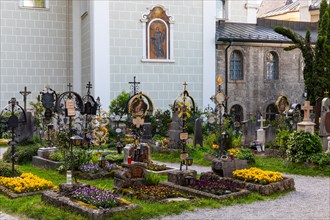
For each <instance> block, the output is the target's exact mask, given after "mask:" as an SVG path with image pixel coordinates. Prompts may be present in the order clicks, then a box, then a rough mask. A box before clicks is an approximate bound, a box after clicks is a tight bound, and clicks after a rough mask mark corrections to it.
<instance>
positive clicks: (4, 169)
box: [0, 160, 22, 177]
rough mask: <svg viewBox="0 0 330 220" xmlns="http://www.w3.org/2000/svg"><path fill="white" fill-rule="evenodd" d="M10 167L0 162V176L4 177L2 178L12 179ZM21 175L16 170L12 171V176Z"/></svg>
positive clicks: (8, 164)
mask: <svg viewBox="0 0 330 220" xmlns="http://www.w3.org/2000/svg"><path fill="white" fill-rule="evenodd" d="M11 171H12V167H11V164H10V163H5V162H3V161H1V160H0V176H4V177H12V172H11ZM21 174H22V173H21V172H20V171H19V170H17V169H14V176H20V175H21Z"/></svg>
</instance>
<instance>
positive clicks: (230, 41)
mask: <svg viewBox="0 0 330 220" xmlns="http://www.w3.org/2000/svg"><path fill="white" fill-rule="evenodd" d="M227 41H228V43H229V45H228V46H227V47H226V49H225V86H226V89H225V95H226V97H227V98H228V49H229V47H230V46H231V43H232V42H233V39H228V40H227ZM227 98H226V101H225V112H226V113H227V106H228V99H227Z"/></svg>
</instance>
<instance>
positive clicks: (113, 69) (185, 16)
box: [109, 0, 203, 109]
mask: <svg viewBox="0 0 330 220" xmlns="http://www.w3.org/2000/svg"><path fill="white" fill-rule="evenodd" d="M154 5H162V6H164V7H165V8H166V9H167V10H168V12H167V14H168V15H170V16H172V17H173V18H174V20H175V24H174V26H173V34H174V42H172V43H173V46H174V57H173V60H175V62H171V63H166V62H165V63H164V62H162V63H157V62H152V63H151V62H141V59H142V55H143V53H142V46H143V45H142V44H143V38H142V29H141V28H142V24H141V22H140V19H141V17H142V14H143V13H146V12H148V10H147V7H151V6H154ZM202 6H203V4H202V1H201V0H196V1H176V0H171V1H134V0H132V1H110V7H109V8H110V13H109V15H110V88H111V89H110V99H111V100H112V99H113V98H115V97H116V96H117V95H118V94H119V93H120V92H121V91H122V90H126V91H130V85H129V84H128V82H129V81H132V80H133V77H134V76H136V80H137V81H140V82H141V84H140V90H141V91H143V92H144V93H146V94H147V95H149V96H150V97H151V99H152V100H153V102H154V106H155V108H156V109H157V108H163V109H167V108H168V106H169V104H172V103H173V101H174V99H175V98H176V96H177V95H178V94H179V93H180V92H181V91H182V90H183V85H182V84H183V82H185V81H186V82H187V83H188V87H187V88H188V91H190V94H191V95H192V96H193V97H194V98H195V101H196V103H197V104H198V106H201V105H202V94H203V87H202V85H203V67H202V64H203V45H202V40H203V27H202V24H203V19H202Z"/></svg>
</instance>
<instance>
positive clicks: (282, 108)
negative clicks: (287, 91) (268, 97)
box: [275, 91, 290, 128]
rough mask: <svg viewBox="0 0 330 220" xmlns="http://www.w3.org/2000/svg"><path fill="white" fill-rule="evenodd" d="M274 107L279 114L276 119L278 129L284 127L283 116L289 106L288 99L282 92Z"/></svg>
mask: <svg viewBox="0 0 330 220" xmlns="http://www.w3.org/2000/svg"><path fill="white" fill-rule="evenodd" d="M275 106H276V108H277V111H278V112H279V116H278V118H277V121H278V125H279V127H280V128H281V127H285V115H286V113H287V112H288V111H289V109H290V104H289V101H288V98H287V97H286V96H285V95H284V94H283V91H282V95H280V96H279V97H278V98H277V100H276V102H275Z"/></svg>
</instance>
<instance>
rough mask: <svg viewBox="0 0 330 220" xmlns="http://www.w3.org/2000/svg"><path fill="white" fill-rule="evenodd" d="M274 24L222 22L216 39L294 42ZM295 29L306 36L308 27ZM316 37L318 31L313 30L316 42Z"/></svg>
mask: <svg viewBox="0 0 330 220" xmlns="http://www.w3.org/2000/svg"><path fill="white" fill-rule="evenodd" d="M274 26H275V25H274ZM274 26H268V27H267V26H261V25H256V24H245V23H229V22H228V23H227V22H221V23H219V24H218V25H217V30H216V41H228V40H231V41H233V42H235V41H236V42H269V43H292V41H291V40H290V39H288V38H287V37H284V36H283V35H281V34H278V33H276V32H275V31H274V30H273V28H272V27H274ZM294 31H295V32H297V33H298V34H300V35H301V36H302V37H305V34H306V29H305V30H294ZM316 39H317V31H316V30H312V31H311V41H312V42H316Z"/></svg>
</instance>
